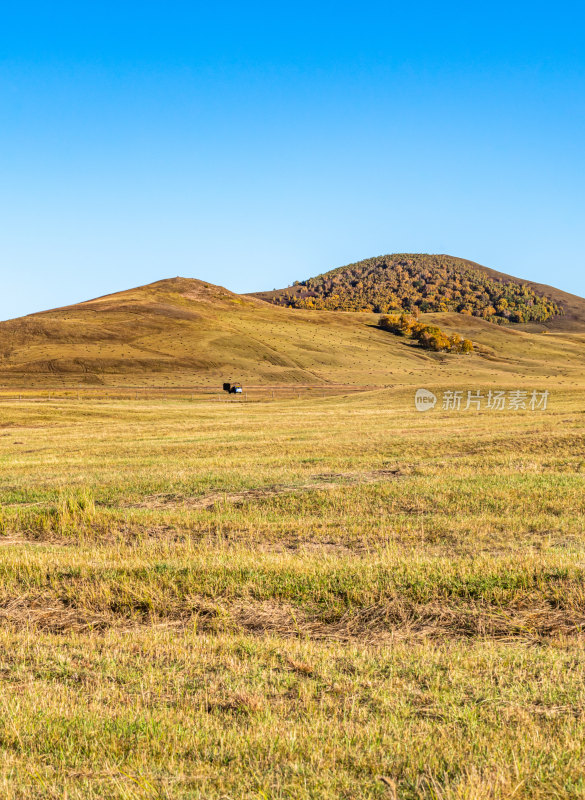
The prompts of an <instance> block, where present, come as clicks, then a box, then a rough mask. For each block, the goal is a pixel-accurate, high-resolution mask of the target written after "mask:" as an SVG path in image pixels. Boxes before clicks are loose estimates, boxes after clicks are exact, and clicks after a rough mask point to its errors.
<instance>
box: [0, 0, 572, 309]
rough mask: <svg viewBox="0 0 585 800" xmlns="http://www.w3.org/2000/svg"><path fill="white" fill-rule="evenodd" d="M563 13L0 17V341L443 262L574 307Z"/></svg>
mask: <svg viewBox="0 0 585 800" xmlns="http://www.w3.org/2000/svg"><path fill="white" fill-rule="evenodd" d="M584 123H585V7H584V5H583V3H582V2H563V0H560V1H559V2H556V3H552V2H546V3H543V2H538V0H535V1H534V2H530V3H528V2H513V0H507V2H505V3H504V2H499V0H492V2H489V3H475V2H470V0H466V1H465V2H449V0H444V2H438V0H433V2H427V0H419V2H417V3H405V2H400V3H394V2H368V0H363V1H362V2H359V3H358V2H351V3H344V2H335V3H334V2H329V1H328V0H320V2H315V0H311V2H306V1H305V0H295V2H294V3H293V2H290V3H289V2H274V1H273V2H270V3H261V2H255V0H247V1H246V2H221V0H216V2H213V3H210V2H205V3H202V2H201V3H200V2H197V0H191V2H173V0H167V2H149V0H142V2H140V3H138V2H129V1H127V2H125V0H117V2H115V3H114V2H110V0H100V2H93V0H84V2H79V0H76V2H60V1H59V0H53V2H46V0H44V1H43V2H27V0H18V1H17V0H5V1H4V2H2V3H1V4H0V270H1V277H2V281H1V283H0V319H6V318H10V317H15V316H19V315H21V314H25V313H29V312H32V311H37V310H42V309H46V308H50V307H55V306H59V305H63V304H66V303H72V302H76V301H79V300H83V299H88V298H90V297H95V296H98V295H101V294H105V293H109V292H113V291H117V290H120V289H126V288H130V287H132V286H136V285H140V284H143V283H149V282H151V281H155V280H159V279H161V278H165V277H174V276H175V275H183V276H187V277H197V278H201V279H204V280H208V281H212V282H214V283H219V284H223V285H225V286H227V287H228V288H230V289H232V290H234V291H241V292H245V291H254V290H260V289H272V288H275V287H281V286H286V285H289V284H290V283H292V281H293V280H295V279H303V278H307V277H309V276H311V275H315V274H318V273H320V272H324V271H326V270H328V269H331V268H333V267H336V266H340V265H342V264H346V263H349V262H352V261H356V260H359V259H362V258H367V257H370V256H374V255H379V254H382V253H389V252H429V253H450V254H452V255H458V256H462V257H464V258H470V259H472V260H474V261H478V262H480V263H483V264H485V265H486V266H490V267H493V268H495V269H500V270H502V271H504V272H508V273H511V274H514V275H518V276H520V277H524V278H528V279H533V280H537V281H540V282H544V283H552V284H554V285H556V286H559V287H560V288H564V289H566V290H568V291H572V292H574V293H577V294H581V295H585V124H584Z"/></svg>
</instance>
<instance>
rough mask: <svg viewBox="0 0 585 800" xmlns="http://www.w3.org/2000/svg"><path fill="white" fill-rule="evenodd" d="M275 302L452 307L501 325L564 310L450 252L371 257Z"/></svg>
mask: <svg viewBox="0 0 585 800" xmlns="http://www.w3.org/2000/svg"><path fill="white" fill-rule="evenodd" d="M273 302H276V303H277V304H279V305H285V306H290V307H293V308H304V309H321V310H329V311H369V312H372V311H373V312H374V313H381V314H387V313H389V312H392V311H405V312H415V311H418V312H423V313H424V312H441V311H456V312H459V313H461V314H469V315H471V316H476V317H482V318H483V319H486V320H489V321H491V322H496V323H498V324H500V325H505V324H507V323H510V322H545V321H546V320H548V319H550V318H551V317H553V316H555V315H557V314H560V313H562V309H561V308H560V307H559V306H558V305H557V304H556V303H555V302H554V301H553V300H552V299H551V298H549V297H545V296H542V295H539V294H536V292H535V291H534V290H533V289H531V288H530V287H529V286H527V285H526V284H523V283H521V282H520V281H506V282H504V281H502V280H497V279H495V278H492V277H490V276H489V275H488V274H487V273H484V272H482V271H481V270H479V269H473V268H472V267H470V266H467V265H466V262H463V261H461V260H460V259H456V258H452V257H449V256H432V255H408V254H402V255H393V256H380V257H378V258H371V259H368V260H366V261H360V262H358V263H356V264H350V265H349V266H346V267H339V268H338V269H335V270H331V271H330V272H326V273H324V274H323V275H318V276H316V277H315V278H309V279H308V280H306V281H302V282H298V281H297V282H296V283H295V284H294V286H293V288H292V289H291V290H289V291H288V292H283V293H282V294H280V295H278V296H276V297H274V298H273Z"/></svg>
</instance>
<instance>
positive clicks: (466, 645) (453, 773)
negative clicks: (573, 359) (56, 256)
mask: <svg viewBox="0 0 585 800" xmlns="http://www.w3.org/2000/svg"><path fill="white" fill-rule="evenodd" d="M541 382H542V381H541ZM524 383H525V384H526V388H533V387H532V383H530V386H529V385H528V382H527V381H526V380H525V381H524ZM510 385H511V384H510ZM461 387H462V388H470V389H476V388H479V387H477V386H476V382H473V383H472V384H470V385H469V387H467V385H465V384H464V383H461ZM444 388H449V389H452V388H456V387H453V386H451V385H449V386H445V387H444ZM494 388H498V387H494ZM518 388H519V387H518ZM535 388H536V387H535ZM548 388H549V389H550V390H551V397H550V399H549V406H548V409H547V410H546V411H533V412H532V411H516V412H512V411H507V410H506V411H501V412H496V411H487V410H482V411H479V412H477V411H468V412H464V411H460V412H446V411H442V410H440V409H438V408H437V409H435V410H433V411H429V412H427V413H424V414H421V413H417V412H415V410H414V404H413V390H412V389H408V390H404V389H402V390H398V389H396V390H378V391H370V392H363V393H353V394H349V395H348V396H342V395H340V396H333V397H326V398H313V399H300V400H298V399H283V400H278V399H277V400H274V401H269V402H249V403H235V402H234V403H212V402H206V401H195V402H192V401H189V400H167V401H166V402H162V401H158V400H153V399H151V400H148V401H142V400H139V401H138V402H137V401H135V400H127V401H104V400H102V401H99V402H97V401H96V402H93V401H89V400H84V401H82V402H77V401H76V400H75V399H72V400H69V401H61V402H59V403H48V402H45V403H39V402H31V401H30V400H28V401H27V400H23V401H22V402H18V401H12V400H5V401H3V402H2V403H1V404H0V470H1V472H0V475H1V483H0V502H1V514H0V620H1V625H0V703H1V707H2V711H1V713H0V797H1V798H2V799H3V800H4V799H5V800H16V799H17V798H18V800H35V799H37V798H43V799H44V798H68V800H81V799H82V798H83V800H85V798H90V800H97V799H98V798H99V799H100V800H101V799H102V798H116V799H118V798H132V799H134V798H173V800H174V798H181V800H182V799H183V798H198V799H199V800H203V799H204V798H205V800H207V798H215V799H216V800H219V798H223V799H224V800H227V799H228V798H232V800H239V799H240V798H246V800H252V799H253V800H267V799H269V800H277V799H278V800H284V798H287V800H308V798H311V799H315V800H317V798H319V800H321V799H323V800H333V799H334V798H346V799H347V800H349V798H355V800H362V798H390V799H391V800H392V799H395V798H400V800H402V799H404V800H415V798H423V799H424V800H484V799H485V800H488V798H489V800H491V799H492V798H493V799H494V800H496V798H497V800H504V798H514V800H526V799H527V798H539V799H542V800H545V798H546V800H548V798H563V799H564V798H582V797H584V796H585V724H584V721H585V680H584V678H585V671H584V669H585V648H584V636H583V625H584V624H585V583H584V577H585V562H584V554H585V532H584V522H585V493H584V491H583V488H584V486H583V484H584V477H585V428H584V421H585V419H584V416H583V415H584V412H585V406H584V405H583V391H582V388H580V387H578V386H576V385H575V386H574V387H573V388H565V385H563V386H562V387H559V386H557V387H555V386H554V385H553V386H550V385H549V386H548Z"/></svg>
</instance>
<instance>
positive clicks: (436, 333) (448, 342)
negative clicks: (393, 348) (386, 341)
mask: <svg viewBox="0 0 585 800" xmlns="http://www.w3.org/2000/svg"><path fill="white" fill-rule="evenodd" d="M378 325H379V327H380V328H382V329H383V330H385V331H390V333H394V334H396V335H397V336H405V337H407V338H410V339H415V340H416V341H417V342H418V343H419V345H420V346H421V347H424V349H425V350H433V351H434V352H436V353H441V352H443V353H472V352H473V342H472V341H471V340H470V339H464V338H463V337H462V336H460V335H459V334H458V333H453V334H451V335H450V336H449V334H447V333H445V332H444V331H442V330H441V329H440V328H438V327H437V326H436V325H427V324H426V323H423V322H419V321H418V320H417V319H416V317H413V316H411V315H409V314H400V315H399V316H396V315H394V316H392V315H384V316H382V317H380V319H379V320H378Z"/></svg>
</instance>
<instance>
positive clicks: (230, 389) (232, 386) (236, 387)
mask: <svg viewBox="0 0 585 800" xmlns="http://www.w3.org/2000/svg"><path fill="white" fill-rule="evenodd" d="M223 390H224V392H227V393H228V394H242V392H243V389H242V384H241V383H224V385H223Z"/></svg>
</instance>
